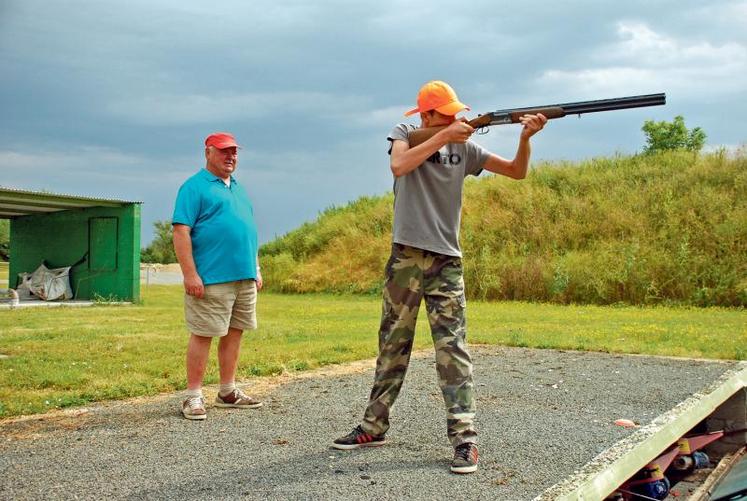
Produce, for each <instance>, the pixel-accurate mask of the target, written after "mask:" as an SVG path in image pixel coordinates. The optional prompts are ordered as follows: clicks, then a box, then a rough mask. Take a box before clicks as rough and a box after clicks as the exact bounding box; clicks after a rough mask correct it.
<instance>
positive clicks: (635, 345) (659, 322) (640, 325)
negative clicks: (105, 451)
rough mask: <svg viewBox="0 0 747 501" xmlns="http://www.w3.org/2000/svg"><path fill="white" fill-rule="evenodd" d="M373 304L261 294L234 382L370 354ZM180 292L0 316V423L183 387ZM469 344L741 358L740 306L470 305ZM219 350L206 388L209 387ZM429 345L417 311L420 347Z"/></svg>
mask: <svg viewBox="0 0 747 501" xmlns="http://www.w3.org/2000/svg"><path fill="white" fill-rule="evenodd" d="M380 311H381V304H380V299H379V298H376V297H370V296H336V295H278V294H264V293H263V294H261V295H260V303H259V323H260V328H259V329H258V330H257V331H253V332H249V333H247V334H246V335H245V340H244V344H243V349H242V354H241V361H240V365H239V379H247V378H249V377H252V376H263V375H270V374H278V373H281V372H283V371H297V370H305V369H309V368H314V367H319V366H322V365H327V364H337V363H342V362H347V361H351V360H357V359H363V358H368V357H373V356H375V355H376V348H377V329H378V321H379V313H380ZM187 337H188V335H187V333H186V332H185V327H184V321H183V313H182V289H181V287H180V286H150V287H149V288H143V304H142V305H138V306H106V305H97V306H93V307H90V308H53V309H48V310H39V309H24V310H1V311H0V417H10V416H16V415H20V414H32V413H40V412H44V411H47V410H50V409H54V408H61V407H70V406H75V405H83V404H86V403H88V402H92V401H98V400H106V399H119V398H125V397H132V396H140V395H152V394H156V393H159V392H168V391H174V390H179V389H183V388H184V386H185V381H184V353H185V348H186V343H187ZM468 340H469V341H470V343H472V344H504V345H510V346H526V347H536V348H559V349H569V350H597V351H606V352H623V353H645V354H652V355H673V356H685V357H698V358H721V359H745V358H747V312H745V311H744V310H738V309H731V310H730V309H719V308H713V309H696V308H664V307H656V308H638V307H598V306H556V305H547V304H529V303H479V302H475V301H472V302H470V303H469V305H468ZM215 345H217V343H214V347H213V354H212V355H211V362H210V365H209V368H208V374H207V378H206V383H208V384H210V383H216V382H217V367H216V362H215V353H214V351H215ZM430 345H431V340H430V334H429V331H428V328H427V319H426V316H425V309H424V307H421V313H420V325H419V327H418V334H417V336H416V347H417V348H425V347H428V346H430Z"/></svg>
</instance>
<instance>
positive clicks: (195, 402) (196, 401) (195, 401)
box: [187, 397, 204, 409]
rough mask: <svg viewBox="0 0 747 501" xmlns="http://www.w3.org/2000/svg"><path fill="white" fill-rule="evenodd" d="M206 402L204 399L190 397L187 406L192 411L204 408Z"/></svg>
mask: <svg viewBox="0 0 747 501" xmlns="http://www.w3.org/2000/svg"><path fill="white" fill-rule="evenodd" d="M203 402H204V400H203V398H202V397H189V398H188V399H187V406H188V407H189V408H190V409H194V408H195V407H202V406H203V405H204V404H203Z"/></svg>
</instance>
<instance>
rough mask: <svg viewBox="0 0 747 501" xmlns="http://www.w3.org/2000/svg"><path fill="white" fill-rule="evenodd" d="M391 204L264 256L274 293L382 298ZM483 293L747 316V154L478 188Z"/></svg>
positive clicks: (302, 231)
mask: <svg viewBox="0 0 747 501" xmlns="http://www.w3.org/2000/svg"><path fill="white" fill-rule="evenodd" d="M391 217H392V197H391V195H386V196H381V197H365V198H362V199H359V200H357V201H355V202H353V203H351V204H350V205H348V206H346V207H341V208H333V209H329V210H327V211H325V212H324V213H322V214H321V215H320V216H319V218H318V219H317V220H316V221H314V222H312V223H307V224H304V225H303V226H302V227H300V228H298V229H296V230H294V231H292V232H290V233H288V234H287V235H285V236H283V237H281V238H279V239H277V240H275V241H273V242H271V243H268V244H266V245H265V246H263V247H262V249H261V251H260V252H261V254H262V263H263V273H264V274H265V277H266V279H267V280H266V282H267V285H268V287H270V288H271V289H274V290H278V291H283V292H322V291H323V292H377V291H379V290H380V287H381V283H382V270H383V267H384V264H385V261H386V259H387V257H388V251H389V245H390V239H391ZM461 243H462V249H463V252H464V265H465V280H466V283H467V293H468V295H469V296H470V297H473V298H479V299H488V300H525V301H544V302H554V303H563V304H569V303H585V304H614V303H628V304H661V303H675V304H686V305H696V306H710V305H720V306H742V307H743V306H747V155H745V152H744V151H741V152H739V153H737V154H736V155H734V156H729V155H727V154H726V153H725V152H717V153H713V154H707V155H697V154H693V153H689V152H665V153H662V154H659V155H648V156H643V155H636V156H613V157H605V158H595V159H591V160H587V161H583V162H578V163H568V162H560V163H544V164H541V165H539V166H537V167H536V168H534V169H532V171H531V172H530V174H529V176H528V177H527V179H525V180H523V181H520V182H517V181H513V180H510V179H507V178H503V177H501V176H489V177H488V176H483V177H482V178H480V179H478V180H472V181H469V182H467V184H466V187H465V193H464V208H463V219H462V229H461Z"/></svg>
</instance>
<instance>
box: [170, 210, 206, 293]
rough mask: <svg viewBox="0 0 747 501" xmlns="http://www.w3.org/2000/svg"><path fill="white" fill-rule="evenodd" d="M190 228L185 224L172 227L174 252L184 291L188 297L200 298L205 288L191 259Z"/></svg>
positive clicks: (192, 258)
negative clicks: (180, 271) (180, 270)
mask: <svg viewBox="0 0 747 501" xmlns="http://www.w3.org/2000/svg"><path fill="white" fill-rule="evenodd" d="M191 231H192V228H190V227H189V226H187V225H185V224H175V225H174V252H175V253H176V259H177V261H179V266H180V267H181V269H182V275H183V276H184V291H185V292H186V293H187V294H189V295H190V296H194V297H196V298H202V296H203V295H204V294H205V286H204V285H203V283H202V279H201V278H200V275H198V274H197V267H196V266H195V260H194V257H192V235H191Z"/></svg>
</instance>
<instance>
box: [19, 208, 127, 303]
mask: <svg viewBox="0 0 747 501" xmlns="http://www.w3.org/2000/svg"><path fill="white" fill-rule="evenodd" d="M86 253H88V258H87V259H86V260H85V261H84V262H83V263H81V264H79V265H77V266H75V267H74V268H73V269H71V270H70V285H71V286H72V289H73V294H74V295H75V299H94V298H96V297H97V296H100V297H104V298H112V299H117V300H123V301H138V300H139V299H140V205H139V204H127V205H125V206H121V207H91V208H87V209H76V210H66V211H61V212H52V213H46V214H35V215H31V216H22V217H17V218H14V219H11V221H10V256H11V258H10V273H9V278H10V280H9V284H10V287H16V286H17V285H18V274H19V273H23V272H28V273H31V272H33V271H34V270H35V269H36V268H38V267H39V265H40V264H41V262H42V261H46V263H47V266H49V267H51V268H59V267H63V266H70V265H71V264H73V263H75V262H76V261H78V260H79V259H80V258H81V257H82V256H83V255H85V254H86Z"/></svg>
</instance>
